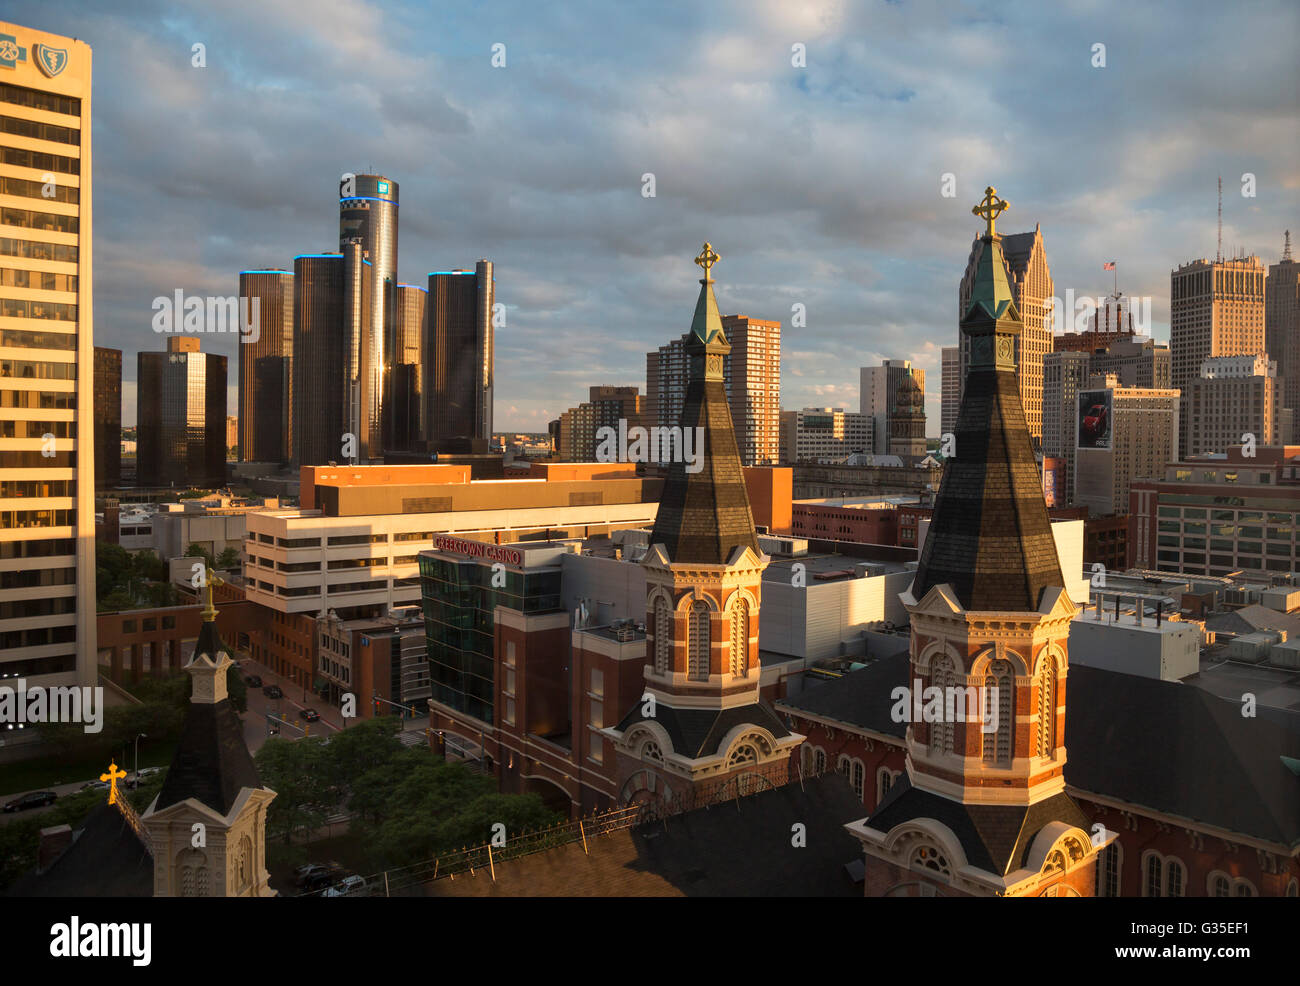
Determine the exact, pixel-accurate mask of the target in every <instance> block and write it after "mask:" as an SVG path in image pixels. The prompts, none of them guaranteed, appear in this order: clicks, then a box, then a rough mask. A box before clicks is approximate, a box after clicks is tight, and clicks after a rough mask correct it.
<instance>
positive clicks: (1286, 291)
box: [1264, 230, 1300, 420]
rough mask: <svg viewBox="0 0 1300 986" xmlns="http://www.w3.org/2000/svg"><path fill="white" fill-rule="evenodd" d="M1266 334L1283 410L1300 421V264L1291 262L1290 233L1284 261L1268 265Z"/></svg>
mask: <svg viewBox="0 0 1300 986" xmlns="http://www.w3.org/2000/svg"><path fill="white" fill-rule="evenodd" d="M1264 331H1265V343H1266V348H1267V350H1268V355H1269V357H1270V358H1271V359H1273V360H1275V361H1276V362H1277V375H1278V386H1279V387H1280V388H1281V390H1282V406H1283V407H1289V408H1293V409H1295V412H1296V419H1297V420H1300V264H1298V263H1296V262H1295V261H1294V260H1292V259H1291V231H1290V230H1287V231H1286V240H1285V245H1284V246H1283V248H1282V259H1281V260H1280V261H1279V262H1278V263H1276V264H1269V267H1268V278H1267V280H1265V282H1264Z"/></svg>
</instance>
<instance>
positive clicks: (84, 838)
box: [6, 802, 154, 897]
mask: <svg viewBox="0 0 1300 986" xmlns="http://www.w3.org/2000/svg"><path fill="white" fill-rule="evenodd" d="M153 876H154V873H153V856H152V855H151V854H150V852H149V849H148V847H146V846H145V844H144V843H143V842H141V841H140V837H139V836H138V835H136V834H135V830H134V829H132V828H131V826H130V824H129V823H128V822H127V820H126V818H125V817H123V815H122V813H121V812H120V811H118V810H117V809H116V808H114V807H113V806H112V805H110V804H108V803H107V802H101V803H100V804H98V805H96V806H95V808H94V809H92V810H91V812H90V814H89V815H87V816H86V820H85V822H84V823H83V824H82V826H81V828H80V829H78V830H77V832H76V833H75V834H74V836H73V842H72V844H71V845H70V846H68V848H67V849H65V850H64V851H63V852H62V853H61V854H60V855H59V857H58V858H57V859H55V860H54V862H53V863H51V864H50V865H49V866H48V867H46V868H45V869H44V870H39V871H36V872H33V873H28V874H26V875H24V876H22V877H20V878H19V879H17V880H15V881H14V882H13V883H12V884H11V885H10V887H9V889H8V890H7V891H6V893H7V895H8V896H10V897H152V896H153Z"/></svg>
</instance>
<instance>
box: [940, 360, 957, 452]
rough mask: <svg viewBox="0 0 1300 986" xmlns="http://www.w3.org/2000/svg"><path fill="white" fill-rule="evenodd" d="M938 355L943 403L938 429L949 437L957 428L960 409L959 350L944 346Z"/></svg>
mask: <svg viewBox="0 0 1300 986" xmlns="http://www.w3.org/2000/svg"><path fill="white" fill-rule="evenodd" d="M939 355H940V366H941V367H942V371H941V378H940V385H941V387H942V391H941V394H942V402H943V403H942V409H941V410H940V412H939V429H940V432H941V433H942V434H944V435H950V434H952V433H953V429H954V428H956V427H957V411H958V410H959V409H960V408H961V350H960V349H959V348H958V347H956V346H944V347H943V349H942V351H941V352H940V354H939Z"/></svg>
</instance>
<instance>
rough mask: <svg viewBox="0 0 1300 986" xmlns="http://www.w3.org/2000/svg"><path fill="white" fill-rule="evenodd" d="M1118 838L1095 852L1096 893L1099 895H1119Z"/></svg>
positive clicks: (1119, 861) (1119, 863)
mask: <svg viewBox="0 0 1300 986" xmlns="http://www.w3.org/2000/svg"><path fill="white" fill-rule="evenodd" d="M1121 859H1122V857H1121V856H1120V848H1119V840H1118V839H1115V840H1113V841H1112V842H1111V844H1110V845H1108V846H1107V847H1106V848H1105V849H1103V850H1102V851H1101V852H1100V853H1098V854H1097V893H1098V896H1100V897H1118V896H1119V874H1120V866H1121Z"/></svg>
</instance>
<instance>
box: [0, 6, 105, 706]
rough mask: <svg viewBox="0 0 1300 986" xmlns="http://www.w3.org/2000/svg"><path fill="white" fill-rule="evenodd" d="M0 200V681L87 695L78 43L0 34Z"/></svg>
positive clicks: (89, 581) (87, 298) (85, 111)
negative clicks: (82, 690) (13, 679)
mask: <svg viewBox="0 0 1300 986" xmlns="http://www.w3.org/2000/svg"><path fill="white" fill-rule="evenodd" d="M0 196H2V197H3V198H2V201H3V216H2V217H0V225H3V230H2V231H0V675H5V676H18V677H22V678H24V679H26V680H27V683H28V685H29V686H37V685H40V686H46V685H48V686H54V685H71V684H77V683H79V684H81V685H93V684H94V683H95V681H96V675H97V670H98V669H97V662H98V657H97V647H96V639H95V505H94V492H95V462H94V455H95V441H94V426H93V408H94V391H93V385H94V339H93V308H92V304H91V283H92V282H91V243H92V228H91V218H92V209H91V50H90V46H89V45H87V44H86V43H85V42H83V41H76V40H73V39H72V38H65V37H61V36H59V35H55V34H46V33H44V32H41V31H34V30H31V29H30V28H26V27H22V26H20V25H17V24H10V23H5V22H0ZM51 452H52V453H53V454H49V453H51Z"/></svg>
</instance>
